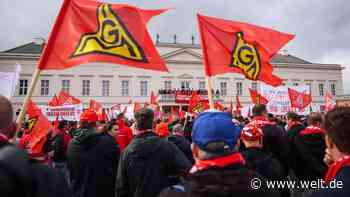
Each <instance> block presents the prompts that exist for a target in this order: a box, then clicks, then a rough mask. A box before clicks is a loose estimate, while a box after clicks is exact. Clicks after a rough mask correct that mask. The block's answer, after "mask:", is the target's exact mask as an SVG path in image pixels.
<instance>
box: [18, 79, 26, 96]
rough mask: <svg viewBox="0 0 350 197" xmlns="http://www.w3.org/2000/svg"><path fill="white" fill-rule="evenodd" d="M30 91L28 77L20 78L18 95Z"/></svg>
mask: <svg viewBox="0 0 350 197" xmlns="http://www.w3.org/2000/svg"><path fill="white" fill-rule="evenodd" d="M27 91H28V80H27V79H20V80H19V87H18V95H19V96H24V95H26V94H27Z"/></svg>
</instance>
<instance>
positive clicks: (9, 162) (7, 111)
mask: <svg viewBox="0 0 350 197" xmlns="http://www.w3.org/2000/svg"><path fill="white" fill-rule="evenodd" d="M12 118H13V109H12V105H11V102H10V101H9V100H8V99H7V98H6V97H3V96H1V95H0V194H1V196H3V197H14V196H21V197H24V196H33V197H45V196H52V197H62V196H67V197H70V196H71V192H70V191H69V188H68V184H67V182H66V181H65V178H64V177H63V175H62V174H60V173H59V172H57V171H55V170H54V169H51V168H49V167H48V166H46V165H42V164H39V163H32V162H30V161H29V155H28V153H27V152H26V151H24V150H21V149H18V148H17V147H15V146H13V145H12V144H11V143H10V142H9V139H11V138H12V137H13V136H14V134H15V132H16V128H17V127H16V124H15V123H14V122H13V121H12Z"/></svg>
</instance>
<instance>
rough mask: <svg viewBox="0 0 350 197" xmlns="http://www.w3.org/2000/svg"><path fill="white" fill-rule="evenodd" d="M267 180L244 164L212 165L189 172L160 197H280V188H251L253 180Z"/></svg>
mask: <svg viewBox="0 0 350 197" xmlns="http://www.w3.org/2000/svg"><path fill="white" fill-rule="evenodd" d="M254 178H259V179H260V180H261V181H262V182H263V181H264V180H265V179H264V178H263V177H262V176H261V175H259V174H258V173H256V172H254V171H252V170H250V169H248V168H247V166H245V165H242V164H233V165H230V166H227V167H223V168H218V167H212V168H209V169H206V170H200V171H197V172H195V173H192V174H189V175H188V176H187V177H186V178H185V179H184V180H183V182H182V183H181V184H179V185H175V186H171V187H169V188H166V189H165V190H163V191H162V192H161V194H160V195H159V197H240V196H242V197H261V196H269V197H278V196H280V193H279V191H278V190H267V189H266V188H264V186H263V185H262V188H261V189H257V190H254V189H252V188H251V180H253V179H254Z"/></svg>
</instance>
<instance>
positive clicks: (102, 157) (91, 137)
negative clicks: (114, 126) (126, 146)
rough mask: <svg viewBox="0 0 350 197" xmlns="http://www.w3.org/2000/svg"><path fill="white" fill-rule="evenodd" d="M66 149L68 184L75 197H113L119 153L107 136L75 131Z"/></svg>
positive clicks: (110, 138)
mask: <svg viewBox="0 0 350 197" xmlns="http://www.w3.org/2000/svg"><path fill="white" fill-rule="evenodd" d="M75 133H78V134H76V136H77V137H75V138H74V139H73V140H71V142H70V143H69V145H68V150H67V157H68V168H69V170H70V180H71V184H72V190H73V192H74V195H75V197H90V196H91V197H95V196H103V197H114V193H115V180H116V176H117V167H118V161H119V157H120V150H119V147H118V144H117V143H116V142H115V140H114V139H113V138H112V137H111V136H109V135H108V134H101V133H96V131H95V130H94V129H84V130H80V131H77V132H75Z"/></svg>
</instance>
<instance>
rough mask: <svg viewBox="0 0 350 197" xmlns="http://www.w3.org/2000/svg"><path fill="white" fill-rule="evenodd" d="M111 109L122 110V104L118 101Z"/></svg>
mask: <svg viewBox="0 0 350 197" xmlns="http://www.w3.org/2000/svg"><path fill="white" fill-rule="evenodd" d="M111 110H113V111H114V110H116V111H120V110H121V108H120V104H118V103H117V104H114V105H112V106H111Z"/></svg>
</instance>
